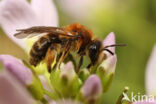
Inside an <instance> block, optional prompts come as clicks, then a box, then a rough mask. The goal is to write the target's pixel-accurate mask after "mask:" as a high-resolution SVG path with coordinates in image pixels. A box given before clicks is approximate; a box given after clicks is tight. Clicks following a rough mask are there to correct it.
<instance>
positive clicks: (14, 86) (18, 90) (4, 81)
mask: <svg viewBox="0 0 156 104" xmlns="http://www.w3.org/2000/svg"><path fill="white" fill-rule="evenodd" d="M0 92H1V93H0V104H32V103H34V102H35V101H34V99H33V98H32V97H31V95H30V94H29V93H28V91H27V90H26V89H25V88H24V86H22V85H21V83H19V81H18V80H16V79H15V78H14V76H12V75H11V74H10V73H8V72H6V71H5V72H2V73H0Z"/></svg>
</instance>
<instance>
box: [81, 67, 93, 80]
mask: <svg viewBox="0 0 156 104" xmlns="http://www.w3.org/2000/svg"><path fill="white" fill-rule="evenodd" d="M89 75H90V73H89V71H88V69H86V68H85V69H82V70H80V72H79V73H78V76H79V78H80V79H81V80H82V81H83V82H84V81H85V80H86V79H87V78H88V77H89Z"/></svg>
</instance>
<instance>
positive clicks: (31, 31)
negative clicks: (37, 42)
mask: <svg viewBox="0 0 156 104" xmlns="http://www.w3.org/2000/svg"><path fill="white" fill-rule="evenodd" d="M17 31H19V32H18V33H16V34H14V36H15V37H16V38H19V39H22V38H26V37H28V38H31V37H34V36H38V35H42V34H50V33H53V34H59V35H64V36H69V37H73V36H74V35H73V34H72V33H70V32H68V31H65V30H64V29H63V28H59V27H46V26H35V27H31V28H27V29H19V30H17Z"/></svg>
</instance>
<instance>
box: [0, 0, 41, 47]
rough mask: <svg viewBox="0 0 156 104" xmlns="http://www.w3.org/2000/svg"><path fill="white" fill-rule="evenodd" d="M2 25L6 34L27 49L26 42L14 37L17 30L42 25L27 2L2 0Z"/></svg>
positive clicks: (0, 6) (0, 4) (0, 13)
mask: <svg viewBox="0 0 156 104" xmlns="http://www.w3.org/2000/svg"><path fill="white" fill-rule="evenodd" d="M0 25H1V27H2V29H3V30H4V32H5V33H6V34H7V35H8V36H9V37H10V38H11V39H12V40H14V41H15V42H16V43H17V44H18V45H20V46H21V47H23V48H24V49H26V44H24V40H22V39H17V38H15V37H14V36H13V34H14V33H16V29H22V28H27V27H30V26H36V25H40V23H39V20H38V19H37V17H36V15H35V13H34V12H33V10H32V9H31V7H30V5H29V4H28V3H27V1H26V0H2V1H1V2H0Z"/></svg>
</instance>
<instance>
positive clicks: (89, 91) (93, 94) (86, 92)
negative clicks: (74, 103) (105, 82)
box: [81, 75, 102, 99]
mask: <svg viewBox="0 0 156 104" xmlns="http://www.w3.org/2000/svg"><path fill="white" fill-rule="evenodd" d="M81 92H82V95H83V96H84V97H85V98H86V99H90V98H93V99H94V98H95V99H96V98H98V97H99V96H100V95H101V94H102V85H101V81H100V79H99V77H98V76H97V75H91V76H90V77H89V78H88V79H87V80H86V81H85V83H84V85H83V86H82V88H81Z"/></svg>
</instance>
